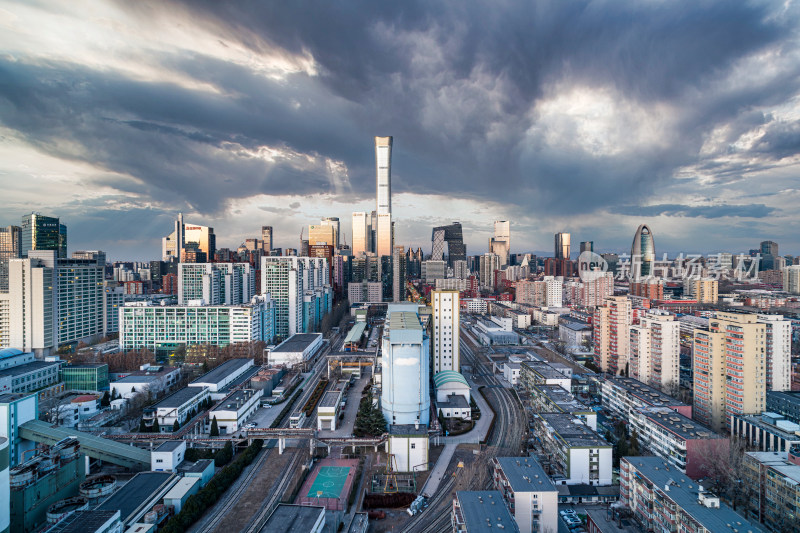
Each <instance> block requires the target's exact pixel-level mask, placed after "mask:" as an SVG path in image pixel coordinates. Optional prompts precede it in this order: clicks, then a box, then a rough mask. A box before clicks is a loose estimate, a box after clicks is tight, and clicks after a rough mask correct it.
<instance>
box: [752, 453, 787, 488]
mask: <svg viewBox="0 0 800 533" xmlns="http://www.w3.org/2000/svg"><path fill="white" fill-rule="evenodd" d="M745 454H747V455H749V456H750V457H752V458H753V459H755V460H756V461H758V462H759V463H761V464H763V465H766V466H769V467H771V468H772V469H773V470H775V471H776V472H779V473H781V474H782V475H784V476H786V478H788V479H789V480H791V481H792V482H793V484H799V485H800V465H796V464H794V463H790V462H789V454H788V452H745Z"/></svg>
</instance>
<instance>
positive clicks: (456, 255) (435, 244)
mask: <svg viewBox="0 0 800 533" xmlns="http://www.w3.org/2000/svg"><path fill="white" fill-rule="evenodd" d="M445 246H447V264H448V265H449V266H450V267H453V268H455V266H456V261H464V262H465V264H466V260H467V247H466V245H465V244H464V237H463V231H462V229H461V223H460V222H453V223H452V224H450V225H449V226H439V227H436V228H433V232H432V234H431V259H432V260H433V261H444V259H445V252H444V250H445ZM456 277H458V276H456Z"/></svg>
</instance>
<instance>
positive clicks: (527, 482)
mask: <svg viewBox="0 0 800 533" xmlns="http://www.w3.org/2000/svg"><path fill="white" fill-rule="evenodd" d="M495 460H496V461H497V462H498V463H499V464H500V467H501V468H502V469H503V473H504V474H505V476H506V478H508V482H509V484H510V485H511V489H512V490H513V491H514V492H540V491H555V490H556V486H555V485H553V482H552V481H550V477H549V476H548V475H547V474H546V473H545V471H544V469H543V468H542V465H540V464H539V461H537V460H536V459H534V458H533V457H497V458H495Z"/></svg>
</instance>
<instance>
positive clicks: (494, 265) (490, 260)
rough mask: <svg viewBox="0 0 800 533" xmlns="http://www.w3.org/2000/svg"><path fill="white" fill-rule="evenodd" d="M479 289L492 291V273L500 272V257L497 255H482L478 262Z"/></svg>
mask: <svg viewBox="0 0 800 533" xmlns="http://www.w3.org/2000/svg"><path fill="white" fill-rule="evenodd" d="M479 269H480V270H479V277H480V280H481V287H487V288H490V289H492V290H494V288H495V286H494V271H495V270H500V257H499V256H498V255H497V254H492V253H488V254H483V255H482V256H481V257H480V261H479Z"/></svg>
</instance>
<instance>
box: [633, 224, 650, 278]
mask: <svg viewBox="0 0 800 533" xmlns="http://www.w3.org/2000/svg"><path fill="white" fill-rule="evenodd" d="M655 262H656V245H655V241H654V240H653V233H652V232H651V231H650V228H649V227H647V225H646V224H642V225H641V226H639V227H638V228H637V229H636V234H635V235H634V236H633V244H632V245H631V277H632V278H633V279H634V280H638V279H639V278H647V277H650V276H653V275H654V274H655Z"/></svg>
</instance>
